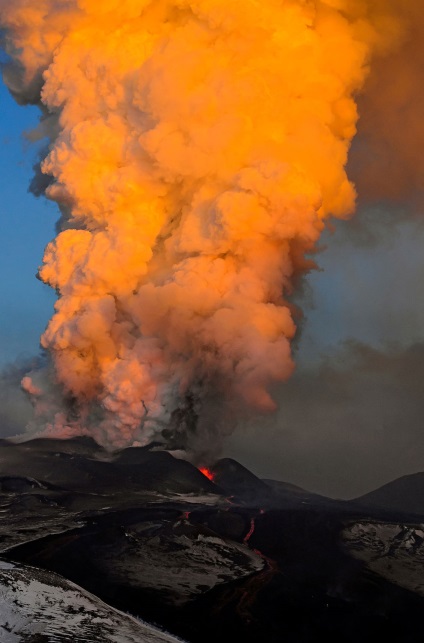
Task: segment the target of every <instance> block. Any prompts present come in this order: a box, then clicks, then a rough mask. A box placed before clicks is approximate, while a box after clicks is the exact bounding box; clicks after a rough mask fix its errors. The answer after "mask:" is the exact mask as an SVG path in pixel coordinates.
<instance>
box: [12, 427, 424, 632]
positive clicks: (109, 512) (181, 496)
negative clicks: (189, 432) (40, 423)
mask: <svg viewBox="0 0 424 643" xmlns="http://www.w3.org/2000/svg"><path fill="white" fill-rule="evenodd" d="M211 477H212V480H210V479H209V478H208V477H206V476H205V475H204V474H203V473H201V472H200V471H199V470H197V469H196V467H194V466H193V465H191V464H190V463H188V462H186V461H184V460H180V459H176V458H174V457H173V456H172V455H171V454H170V453H168V452H166V451H161V450H157V449H155V448H150V449H149V448H130V449H126V450H123V451H121V452H119V453H115V454H110V453H107V452H105V451H104V450H103V449H101V448H100V447H99V446H98V445H97V444H96V443H94V442H93V441H91V440H89V439H87V438H80V439H73V440H67V441H60V440H51V439H38V440H32V441H28V442H25V443H21V444H14V443H11V442H9V441H1V442H0V514H1V521H0V558H1V560H0V641H2V642H3V641H4V642H5V643H15V642H19V641H31V642H33V643H35V642H36V641H51V642H52V643H53V642H57V641H77V642H83V641H84V642H90V641H92V642H93V643H95V642H97V641H99V642H100V641H103V642H109V641H110V642H117V643H118V642H121V643H127V642H128V643H133V642H136V641H137V642H140V643H142V642H144V641H146V642H152V643H153V642H156V641H157V642H158V643H159V642H161V641H172V640H175V637H178V638H181V639H183V640H185V641H187V642H190V643H200V642H202V643H212V641H213V642H214V643H215V642H216V640H219V639H220V638H224V637H231V638H233V640H237V641H247V642H252V643H253V641H255V642H256V641H259V640H261V641H266V642H269V643H274V642H277V641H278V642H280V641H282V640H284V641H288V642H293V643H304V642H309V641H311V642H312V641H316V640H318V639H319V638H321V637H324V638H325V640H327V641H334V642H335V641H337V643H341V642H345V641H346V642H349V643H350V642H352V643H353V642H356V641H361V642H363V641H375V640H385V641H402V642H405V643H407V642H409V641H411V642H412V641H417V640H421V638H423V637H424V623H423V622H422V613H423V610H424V503H423V506H422V511H421V504H420V498H421V497H423V493H422V492H423V490H424V484H423V485H422V486H421V485H420V484H419V483H420V480H421V478H420V477H417V476H411V477H409V479H405V478H404V479H401V480H400V481H398V482H397V481H394V482H393V483H391V486H390V488H389V489H388V490H387V489H385V488H382V490H380V492H379V493H373V494H368V495H367V496H364V497H363V498H360V499H357V500H356V501H351V502H347V501H336V500H330V499H328V498H324V497H322V496H318V495H316V494H312V493H309V492H307V491H305V490H303V489H300V488H299V487H295V486H294V485H291V484H289V483H288V482H282V481H272V480H259V479H258V478H257V477H256V476H255V475H254V474H253V473H251V472H250V471H248V470H247V469H246V468H244V467H243V466H242V465H241V464H239V463H238V462H236V461H234V460H230V459H223V460H219V461H218V462H216V463H215V464H214V465H213V467H212V468H211ZM400 496H402V497H400Z"/></svg>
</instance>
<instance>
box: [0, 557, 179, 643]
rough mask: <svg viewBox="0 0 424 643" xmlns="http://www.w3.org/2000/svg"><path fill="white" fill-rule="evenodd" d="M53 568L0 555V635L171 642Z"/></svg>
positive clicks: (104, 642) (93, 642)
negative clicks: (7, 559) (48, 568)
mask: <svg viewBox="0 0 424 643" xmlns="http://www.w3.org/2000/svg"><path fill="white" fill-rule="evenodd" d="M178 640H180V639H177V638H175V637H173V636H171V635H170V634H167V633H166V632H162V631H160V630H158V629H156V628H153V627H152V626H150V625H148V624H146V623H143V622H142V621H139V620H136V619H134V618H132V617H131V616H128V615H126V614H123V613H122V612H119V611H118V610H115V609H114V608H112V607H110V606H109V605H106V604H105V603H103V602H102V601H100V600H99V599H98V598H96V597H95V596H93V595H92V594H89V593H88V592H86V591H85V590H83V589H81V588H80V587H78V586H77V585H75V584H74V583H71V582H69V581H67V580H65V579H64V578H62V577H61V576H59V575H57V574H54V573H53V572H47V571H43V570H40V569H36V568H34V567H29V566H26V565H21V564H17V563H16V564H15V563H11V562H6V561H0V641H1V643H21V642H22V643H23V642H24V641H25V642H29V641H34V642H35V641H46V642H49V643H59V642H62V641H63V642H65V641H73V642H74V643H176V642H177V641H178Z"/></svg>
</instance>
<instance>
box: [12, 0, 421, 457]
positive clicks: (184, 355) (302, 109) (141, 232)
mask: <svg viewBox="0 0 424 643" xmlns="http://www.w3.org/2000/svg"><path fill="white" fill-rule="evenodd" d="M241 9H242V10H241ZM408 19H409V16H407V15H406V14H405V15H404V14H403V13H399V12H397V13H396V12H393V11H392V6H391V4H390V6H389V7H387V3H385V2H380V1H375V2H372V3H370V2H365V1H364V2H361V1H359V0H355V1H354V2H352V1H351V0H322V1H319V0H317V1H316V2H298V1H294V0H293V1H289V2H285V3H275V2H273V1H272V0H269V1H267V2H264V3H261V4H260V5H259V4H258V3H256V2H246V3H243V5H241V4H240V3H239V2H228V1H226V2H224V1H223V0H192V1H189V0H183V1H182V2H180V1H178V2H176V1H172V0H166V1H165V0H164V1H163V2H159V3H157V2H149V1H147V0H145V1H143V2H136V3H135V2H133V1H132V0H124V1H121V2H117V1H115V0H113V1H112V2H110V3H108V4H107V5H104V6H103V5H99V3H98V2H94V1H93V0H81V1H79V2H75V1H73V0H63V1H62V2H58V1H54V0H42V1H41V2H40V3H38V4H37V5H36V6H34V7H29V6H28V3H27V2H26V1H24V0H19V1H17V2H15V3H13V5H11V3H10V2H9V1H8V0H0V23H1V25H2V27H3V29H4V34H5V36H4V39H3V46H4V47H5V49H6V51H7V53H8V55H9V56H10V59H11V61H12V62H11V64H10V65H9V66H8V67H7V68H6V70H5V73H4V79H5V82H6V83H7V84H8V86H9V88H10V90H11V92H12V94H13V95H14V96H15V97H16V99H17V101H18V102H20V103H24V102H38V104H39V105H40V107H41V109H42V113H43V118H42V121H41V123H40V127H39V130H38V134H35V136H38V137H39V138H43V137H45V136H46V135H47V136H48V137H49V138H50V146H49V150H48V154H47V156H46V157H45V159H44V160H43V161H42V163H41V165H40V169H41V174H42V175H45V176H46V177H47V180H46V182H45V183H44V181H43V180H42V177H41V174H39V175H38V176H37V177H36V178H35V179H34V184H33V189H34V190H35V191H36V192H38V193H40V192H42V191H43V190H44V191H45V194H46V196H47V197H48V198H50V199H52V200H54V201H55V202H56V203H57V204H58V205H59V207H60V210H61V213H62V216H61V220H60V225H59V234H58V235H57V237H56V239H55V240H54V241H53V242H51V243H50V244H49V245H48V246H47V248H46V251H45V254H44V259H43V264H42V266H41V268H40V270H39V277H40V279H41V280H42V281H43V282H45V283H47V284H49V285H50V286H51V287H52V288H54V289H55V290H56V292H57V294H58V301H57V304H56V307H55V314H54V316H53V317H52V319H51V320H50V323H49V325H48V327H47V329H46V331H45V333H44V334H43V336H42V338H41V344H42V347H43V348H44V349H45V350H47V351H48V352H49V354H50V358H51V364H50V366H49V367H46V368H45V369H44V371H39V372H35V371H33V372H31V373H29V374H28V375H27V376H26V377H25V378H23V380H22V383H23V387H24V389H25V390H26V391H27V392H28V393H29V394H30V395H31V396H32V399H33V402H34V405H35V420H34V423H35V424H34V426H33V427H32V429H31V430H37V427H38V431H45V432H47V433H49V434H50V433H52V434H54V433H56V434H58V435H61V436H62V437H63V436H70V435H74V434H76V433H82V434H90V435H93V437H95V439H97V440H98V441H99V442H100V443H102V444H105V445H111V446H114V447H121V446H126V445H128V444H147V443H149V442H151V441H153V440H162V441H164V442H165V444H168V445H169V446H171V447H173V446H174V445H175V446H178V443H181V444H182V445H183V447H184V448H185V449H187V450H190V449H192V450H193V451H195V452H196V453H203V452H205V451H207V450H208V449H210V448H212V447H214V445H215V443H220V442H221V440H222V438H223V436H224V435H225V434H226V433H227V432H228V431H229V430H230V429H229V427H231V426H232V425H234V424H236V422H235V421H234V420H233V418H234V417H236V418H238V420H240V419H241V418H243V417H244V416H245V415H248V414H249V413H250V412H256V411H261V412H264V413H267V412H272V411H275V409H276V403H275V400H274V399H273V397H272V395H271V390H272V389H273V388H274V385H275V383H277V382H283V381H286V380H288V379H289V378H290V376H291V374H292V372H293V368H294V363H293V358H292V340H293V338H294V337H295V336H296V330H297V329H296V326H297V325H298V323H299V322H298V315H297V312H296V309H295V307H294V306H293V304H292V303H291V300H292V297H293V292H294V291H295V289H296V286H298V283H299V278H300V277H301V276H302V275H303V274H305V273H306V272H308V271H309V270H311V269H312V267H313V265H312V263H311V261H310V260H309V259H308V258H307V255H308V254H309V253H311V252H312V251H313V249H314V248H315V247H316V244H317V242H318V241H319V238H320V235H321V233H322V232H323V230H324V229H325V227H326V225H327V224H328V222H329V221H330V220H331V218H338V219H346V218H348V217H350V216H351V215H352V214H353V212H354V209H355V189H354V186H353V184H352V182H351V181H350V179H349V177H348V176H347V174H346V170H345V167H346V163H347V157H348V152H349V148H350V145H351V141H352V139H353V137H354V136H355V133H356V124H357V119H358V112H357V105H356V102H355V99H356V97H357V95H358V93H359V92H360V90H361V88H362V87H363V85H364V83H365V81H366V78H367V76H368V74H369V66H370V63H371V62H372V59H373V57H375V56H376V55H383V53H384V54H387V52H388V51H390V50H391V49H392V48H395V49H396V48H397V50H399V48H400V47H401V44H402V42H403V40H404V38H405V25H406V24H407V20H408ZM405 20H406V22H405ZM46 115H49V117H48V118H46ZM58 125H59V127H58ZM193 400H194V402H193ZM181 415H183V416H184V417H183V419H181V418H180V416H181ZM179 418H180V419H179ZM173 427H174V428H173Z"/></svg>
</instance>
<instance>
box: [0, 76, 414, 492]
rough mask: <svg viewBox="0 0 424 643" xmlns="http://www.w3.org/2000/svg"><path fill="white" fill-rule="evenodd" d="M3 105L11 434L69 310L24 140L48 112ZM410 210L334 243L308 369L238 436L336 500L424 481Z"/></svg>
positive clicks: (4, 100) (309, 298)
mask: <svg viewBox="0 0 424 643" xmlns="http://www.w3.org/2000/svg"><path fill="white" fill-rule="evenodd" d="M0 104H1V107H2V119H1V121H0V128H1V133H0V141H1V146H0V167H1V173H0V177H1V178H0V192H1V201H0V204H1V205H0V229H1V233H2V241H3V248H2V253H1V256H0V257H1V258H0V261H1V274H2V275H3V279H2V280H1V282H0V287H1V301H2V305H1V309H0V326H1V336H0V364H1V366H2V367H3V368H4V369H5V370H4V373H3V376H2V378H0V381H1V383H2V390H1V392H0V404H2V409H0V420H1V424H2V426H1V432H2V435H9V434H13V433H15V432H16V431H17V430H18V427H19V426H21V424H22V423H23V422H24V418H25V416H26V414H27V412H28V408H29V407H28V405H27V402H26V401H25V398H24V397H23V396H21V393H20V390H19V386H18V382H19V377H20V368H21V364H22V363H23V362H24V361H25V360H27V359H30V358H31V357H33V356H36V355H38V353H39V348H38V340H39V336H40V334H41V332H42V331H43V329H44V327H45V325H46V322H47V320H48V319H49V316H50V314H51V311H52V306H53V303H54V299H55V298H54V293H53V292H52V291H51V290H50V289H49V288H48V287H46V286H45V285H43V284H42V283H41V282H40V281H38V280H37V279H36V277H35V274H36V271H37V268H38V266H39V264H40V262H41V259H42V254H43V249H44V246H45V245H46V243H47V242H48V241H49V240H50V239H51V238H52V237H53V236H54V223H55V221H56V219H57V218H58V210H57V206H56V205H55V204H52V203H50V202H47V201H46V200H45V199H43V198H41V199H40V198H35V197H34V196H33V195H32V194H30V193H28V186H29V183H30V180H31V176H32V165H33V164H34V163H35V160H36V155H37V147H36V146H34V145H32V144H29V143H28V142H27V141H26V140H25V138H24V136H23V132H24V131H25V130H29V129H30V128H31V127H33V126H34V125H35V124H36V122H37V118H38V112H37V109H36V108H30V107H20V106H18V105H17V104H15V103H14V101H13V100H12V98H11V97H10V96H9V94H8V92H7V90H6V89H5V88H4V86H3V85H1V86H0ZM399 163H400V161H399ZM396 208H397V209H396V210H395V209H394V208H390V209H389V208H388V206H387V205H385V206H379V207H377V206H375V205H374V206H372V207H371V206H369V205H368V206H366V205H362V206H361V207H360V208H359V211H358V213H357V215H356V219H354V220H352V221H351V222H339V223H338V224H337V226H336V228H335V231H334V232H333V233H332V234H330V233H326V234H325V235H324V236H323V238H322V242H321V244H320V245H321V246H322V252H320V253H319V254H318V255H317V257H316V261H317V263H318V264H319V267H320V270H319V271H316V272H314V273H312V274H310V275H309V276H308V277H307V279H306V281H305V288H304V290H303V292H302V293H299V295H298V297H297V301H298V303H299V304H300V305H301V306H302V309H303V311H304V314H305V318H304V322H303V325H302V329H301V332H300V333H299V337H298V340H297V342H296V349H295V351H296V352H295V356H296V362H297V369H296V372H295V374H294V376H293V377H292V379H291V380H290V381H289V382H287V383H286V384H285V385H283V386H281V387H279V388H278V389H276V390H275V391H274V396H275V398H276V399H278V401H279V411H278V413H277V414H275V415H274V416H268V417H266V418H261V419H254V420H252V423H251V426H249V427H246V428H245V429H243V430H242V429H240V430H239V431H237V432H236V433H235V434H234V435H233V436H232V438H231V439H230V440H229V441H228V443H227V445H226V448H225V450H224V453H223V455H227V456H231V457H235V458H237V459H238V460H239V461H240V462H242V463H243V464H244V465H245V466H247V467H249V468H250V469H251V470H252V471H253V472H255V473H256V474H257V475H259V476H261V477H269V478H276V479H277V478H278V479H281V480H286V481H288V482H292V483H295V484H298V485H300V486H303V487H305V488H307V489H310V490H312V491H317V492H319V493H323V494H328V495H331V496H335V497H354V496H356V495H360V494H361V493H364V492H366V491H369V490H371V489H373V488H376V487H377V486H379V485H381V484H384V483H385V482H388V481H390V480H392V479H393V478H395V477H397V476H400V475H404V474H407V473H413V472H415V471H420V470H424V422H423V415H424V413H423V411H424V401H423V400H424V395H423V394H424V384H423V382H424V338H423V328H424V324H423V322H424V301H423V296H422V292H423V285H422V284H423V282H424V256H423V253H422V247H423V242H424V228H423V226H422V224H421V220H420V216H419V215H420V205H419V203H418V206H417V204H416V203H415V205H414V208H415V212H414V215H415V216H410V212H409V209H408V208H409V206H408V205H407V204H403V205H399V204H398V205H397V206H396ZM417 214H418V216H416V215H417ZM11 365H12V366H11ZM13 365H16V366H13ZM22 429H23V427H22Z"/></svg>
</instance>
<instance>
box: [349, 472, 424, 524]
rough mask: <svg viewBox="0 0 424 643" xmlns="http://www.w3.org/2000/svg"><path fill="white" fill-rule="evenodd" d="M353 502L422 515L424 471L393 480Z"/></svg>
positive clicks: (423, 511)
mask: <svg viewBox="0 0 424 643" xmlns="http://www.w3.org/2000/svg"><path fill="white" fill-rule="evenodd" d="M355 502H357V503H358V504H360V505H362V506H364V507H365V506H367V507H375V508H382V509H387V510H390V511H394V512H397V513H401V514H416V515H423V516H424V473H423V472H421V473H414V474H412V475H409V476H403V477H402V478H398V479H397V480H393V481H392V482H389V483H388V484H385V485H383V486H382V487H379V488H378V489H376V490H375V491H371V492H370V493H367V494H365V495H364V496H360V497H359V498H356V500H355Z"/></svg>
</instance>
